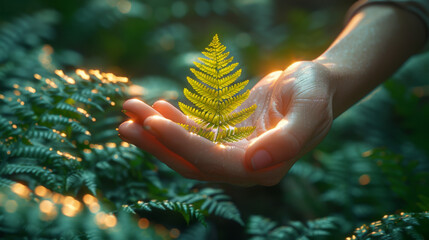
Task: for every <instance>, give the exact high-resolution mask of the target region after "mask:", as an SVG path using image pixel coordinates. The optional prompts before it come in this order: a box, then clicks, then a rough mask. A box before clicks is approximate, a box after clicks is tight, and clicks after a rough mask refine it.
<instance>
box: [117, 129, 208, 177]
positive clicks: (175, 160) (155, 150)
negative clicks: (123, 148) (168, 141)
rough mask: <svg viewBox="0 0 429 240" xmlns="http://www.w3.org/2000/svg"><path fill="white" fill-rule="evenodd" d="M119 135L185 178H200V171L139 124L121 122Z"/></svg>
mask: <svg viewBox="0 0 429 240" xmlns="http://www.w3.org/2000/svg"><path fill="white" fill-rule="evenodd" d="M118 131H119V134H120V137H121V138H122V139H123V140H124V141H127V142H129V143H132V144H134V145H136V146H137V147H139V148H141V149H143V150H145V151H147V152H149V153H151V154H152V155H154V156H155V157H157V158H158V159H159V160H161V161H162V162H164V163H165V164H166V165H167V166H169V167H170V168H172V169H174V170H175V171H177V172H178V173H180V174H181V175H183V176H185V177H187V178H200V176H201V174H200V171H199V170H198V169H197V168H196V167H195V166H194V165H192V164H191V163H189V162H188V161H186V160H185V159H183V158H182V157H180V156H179V155H177V154H175V153H173V152H171V151H170V150H169V149H167V148H166V147H165V146H163V145H162V144H161V143H160V142H159V141H158V140H157V139H156V138H155V137H154V136H153V135H151V134H150V133H149V132H147V131H145V130H144V129H143V128H142V126H141V125H139V124H137V123H134V122H132V121H126V122H124V123H122V124H121V125H120V126H119V128H118Z"/></svg>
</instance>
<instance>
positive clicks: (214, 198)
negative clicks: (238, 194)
mask: <svg viewBox="0 0 429 240" xmlns="http://www.w3.org/2000/svg"><path fill="white" fill-rule="evenodd" d="M172 201H178V202H182V203H187V204H192V205H194V206H195V207H196V208H200V209H201V210H204V211H205V212H206V213H208V214H213V215H216V216H219V217H223V218H226V219H230V220H233V221H236V222H237V223H239V224H241V225H244V223H243V220H242V219H241V216H240V212H239V211H238V209H237V207H236V206H235V205H234V203H232V202H231V201H230V197H229V196H227V195H225V194H224V193H223V190H222V189H214V188H204V189H201V190H200V191H198V192H194V193H190V194H187V195H184V196H178V197H175V198H174V199H172Z"/></svg>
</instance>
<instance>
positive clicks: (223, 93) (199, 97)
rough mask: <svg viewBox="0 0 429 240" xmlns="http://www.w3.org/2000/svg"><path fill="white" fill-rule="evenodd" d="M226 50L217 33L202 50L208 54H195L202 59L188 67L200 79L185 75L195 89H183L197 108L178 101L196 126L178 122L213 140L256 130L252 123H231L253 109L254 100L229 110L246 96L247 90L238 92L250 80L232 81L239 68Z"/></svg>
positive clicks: (237, 137) (232, 139) (243, 135)
mask: <svg viewBox="0 0 429 240" xmlns="http://www.w3.org/2000/svg"><path fill="white" fill-rule="evenodd" d="M225 50H226V47H225V46H224V45H222V44H221V43H220V41H219V37H218V35H217V34H216V35H215V36H214V37H213V41H212V42H211V43H210V44H209V47H207V48H206V52H203V54H204V56H206V57H207V58H198V60H200V61H201V62H194V64H195V66H196V67H197V69H194V68H191V72H192V73H193V74H194V75H195V77H196V79H198V80H200V81H201V83H200V82H198V81H196V80H194V79H192V78H190V77H188V78H187V80H188V82H189V84H190V85H191V86H192V88H193V89H194V90H195V92H196V93H193V92H191V91H189V90H188V89H186V88H185V89H184V91H183V93H184V95H185V97H186V98H187V99H188V100H189V101H191V102H192V103H193V104H194V105H195V106H196V107H197V108H194V107H190V106H188V105H186V104H184V103H181V102H179V107H180V109H181V110H182V112H183V113H185V114H186V115H187V116H189V117H190V118H191V119H192V120H194V121H195V123H197V124H198V125H199V126H189V125H186V124H180V125H181V126H182V127H184V128H185V129H186V130H188V131H189V132H191V133H195V134H197V135H199V136H202V137H204V138H207V139H209V140H210V141H213V142H215V143H226V142H236V141H239V140H241V139H243V138H246V137H248V136H249V135H250V134H252V133H253V131H254V130H255V127H252V126H249V127H240V128H237V127H234V126H235V125H237V124H238V123H240V122H242V121H244V120H245V119H247V118H248V117H249V116H250V115H252V113H253V112H255V110H256V104H254V105H252V106H251V107H248V108H245V109H242V110H241V111H237V112H234V113H232V112H233V111H234V110H235V109H237V108H238V107H239V106H240V105H241V104H242V103H243V102H244V101H245V100H246V99H247V98H248V97H249V94H250V91H249V90H247V91H246V92H244V93H242V94H238V93H239V92H240V91H241V90H243V89H244V87H245V86H246V85H247V84H248V83H249V81H248V80H246V81H243V82H240V83H236V84H233V83H234V82H235V81H236V80H237V79H238V78H239V77H240V75H241V69H238V70H236V71H235V72H234V70H235V68H236V67H237V66H238V63H232V64H231V62H232V60H233V59H234V58H233V57H230V58H228V55H229V52H225ZM232 84H233V85H232Z"/></svg>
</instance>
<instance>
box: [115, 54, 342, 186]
mask: <svg viewBox="0 0 429 240" xmlns="http://www.w3.org/2000/svg"><path fill="white" fill-rule="evenodd" d="M333 94H334V87H333V84H332V81H331V76H330V74H329V72H328V71H327V70H326V68H325V67H323V66H322V65H319V64H316V63H313V62H299V63H295V64H293V65H291V66H290V67H288V68H287V69H286V70H285V71H278V72H273V73H271V74H269V75H267V76H266V77H264V78H263V79H262V80H260V81H259V82H258V84H256V85H255V86H254V87H253V88H252V90H251V93H250V96H249V98H248V100H246V102H244V103H243V105H242V106H241V107H240V108H239V109H238V110H240V109H242V108H246V107H249V106H251V105H253V104H255V103H256V104H257V105H258V108H257V109H256V111H255V113H253V114H252V115H251V116H250V117H249V118H248V119H246V120H245V121H243V122H242V123H240V124H239V125H240V126H256V130H255V132H254V133H253V134H252V135H251V136H249V137H248V138H247V139H244V140H241V141H239V142H236V143H229V144H225V145H219V144H215V143H213V142H211V141H209V140H207V139H205V138H202V137H200V136H198V135H195V134H190V133H189V132H187V131H186V130H185V129H183V128H182V127H181V126H179V125H178V124H176V123H186V124H193V123H192V121H191V120H190V119H189V118H187V117H186V116H185V115H184V114H183V113H182V112H180V111H179V110H178V109H177V108H175V107H174V106H173V105H171V104H169V103H167V102H165V101H158V102H156V103H155V104H154V105H153V106H152V107H150V106H149V105H147V104H145V103H144V102H142V101H139V100H136V99H131V100H128V101H126V102H125V103H124V105H123V108H124V110H125V111H126V114H127V115H128V116H130V117H131V118H132V121H127V122H124V123H122V124H121V126H120V127H119V133H120V136H121V137H122V138H123V139H124V140H125V141H128V142H130V143H132V144H135V145H136V146H137V147H139V148H141V149H144V150H145V151H147V152H149V153H151V154H153V155H154V156H156V157H157V158H158V159H159V160H161V161H162V162H164V163H165V164H167V165H168V166H169V167H171V168H172V169H174V170H175V171H177V172H178V173H180V174H181V175H183V176H184V177H187V178H193V179H199V180H206V181H216V182H227V183H231V184H237V185H254V184H260V185H274V184H276V183H278V182H279V181H280V180H281V179H282V177H283V176H284V175H285V174H286V173H287V172H288V171H289V169H290V168H291V166H292V165H293V164H294V163H295V161H296V160H297V159H298V158H299V157H300V156H302V155H303V154H304V153H306V152H307V151H309V150H311V149H312V148H313V147H315V146H316V145H317V144H318V143H319V142H320V141H321V140H322V139H323V137H324V136H325V135H326V134H327V132H328V131H329V128H330V125H331V123H332V106H331V105H332V104H331V103H332V97H333ZM142 126H143V127H142Z"/></svg>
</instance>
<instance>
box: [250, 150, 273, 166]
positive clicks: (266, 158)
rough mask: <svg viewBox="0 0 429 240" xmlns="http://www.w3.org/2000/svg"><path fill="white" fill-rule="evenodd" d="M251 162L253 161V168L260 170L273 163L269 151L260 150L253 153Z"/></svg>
mask: <svg viewBox="0 0 429 240" xmlns="http://www.w3.org/2000/svg"><path fill="white" fill-rule="evenodd" d="M250 162H251V163H252V168H253V170H259V169H262V168H266V167H269V166H270V164H271V163H272V158H271V156H270V154H269V153H268V152H267V151H265V150H259V151H257V152H256V153H255V154H253V157H252V159H251V160H250Z"/></svg>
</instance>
